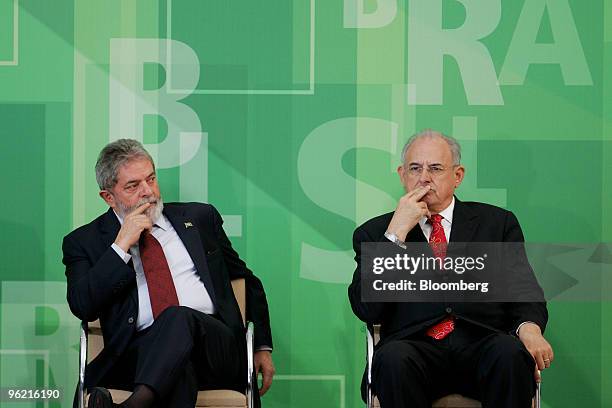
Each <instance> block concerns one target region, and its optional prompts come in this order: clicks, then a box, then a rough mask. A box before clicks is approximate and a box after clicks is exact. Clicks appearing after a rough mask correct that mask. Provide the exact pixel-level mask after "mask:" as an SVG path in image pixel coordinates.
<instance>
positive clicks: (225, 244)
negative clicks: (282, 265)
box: [211, 206, 273, 349]
mask: <svg viewBox="0 0 612 408" xmlns="http://www.w3.org/2000/svg"><path fill="white" fill-rule="evenodd" d="M211 208H212V210H213V211H212V216H213V225H214V230H215V235H216V238H217V242H218V243H219V246H220V247H221V250H222V252H223V259H224V261H225V264H226V265H227V269H228V273H229V276H230V279H240V278H244V280H245V287H246V319H247V320H248V321H251V322H253V324H254V325H255V333H254V342H255V348H256V349H257V348H259V347H262V346H268V347H273V345H272V330H271V328H270V313H269V310H268V301H267V299H266V293H265V291H264V288H263V285H262V283H261V281H260V280H259V278H258V277H257V276H255V275H254V274H253V272H252V271H251V270H250V269H249V268H248V267H247V266H246V264H245V263H244V261H243V260H242V259H240V257H239V256H238V253H237V252H236V251H235V250H234V248H232V243H231V242H230V240H229V238H228V237H227V235H226V234H225V231H224V230H223V219H222V218H221V214H219V212H218V211H217V209H216V208H215V207H213V206H211Z"/></svg>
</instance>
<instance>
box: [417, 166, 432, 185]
mask: <svg viewBox="0 0 612 408" xmlns="http://www.w3.org/2000/svg"><path fill="white" fill-rule="evenodd" d="M419 183H421V184H423V185H427V184H429V183H431V173H430V172H429V170H428V169H427V167H423V171H421V175H420V177H419Z"/></svg>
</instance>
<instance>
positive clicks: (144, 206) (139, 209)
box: [128, 203, 151, 216]
mask: <svg viewBox="0 0 612 408" xmlns="http://www.w3.org/2000/svg"><path fill="white" fill-rule="evenodd" d="M150 206H151V203H144V204H143V205H141V206H140V207H138V208H136V209H135V210H134V211H132V212H131V213H129V214H128V216H130V215H136V214H142V213H143V212H145V211H146V210H147V208H149V207H150Z"/></svg>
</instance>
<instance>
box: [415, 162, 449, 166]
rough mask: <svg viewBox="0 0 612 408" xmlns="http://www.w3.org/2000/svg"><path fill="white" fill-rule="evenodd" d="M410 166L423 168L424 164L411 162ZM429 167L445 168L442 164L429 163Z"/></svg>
mask: <svg viewBox="0 0 612 408" xmlns="http://www.w3.org/2000/svg"><path fill="white" fill-rule="evenodd" d="M408 165H409V166H422V165H423V163H419V162H410V163H408ZM428 166H444V165H443V164H442V163H429V164H428Z"/></svg>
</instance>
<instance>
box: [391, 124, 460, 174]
mask: <svg viewBox="0 0 612 408" xmlns="http://www.w3.org/2000/svg"><path fill="white" fill-rule="evenodd" d="M434 137H440V138H442V139H444V141H445V142H446V143H448V147H449V148H450V151H451V154H452V156H453V165H454V166H458V165H460V164H461V146H460V145H459V142H457V139H455V138H454V137H452V136H447V135H445V134H444V133H442V132H438V131H437V130H433V129H425V130H421V131H420V132H418V133H415V134H414V135H412V136H410V138H409V139H408V141H407V142H406V144H405V145H404V148H403V149H402V163H403V164H404V166H405V165H406V153H407V152H408V149H409V148H410V146H412V144H413V143H414V142H415V141H416V140H418V139H423V138H430V139H431V138H434Z"/></svg>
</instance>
